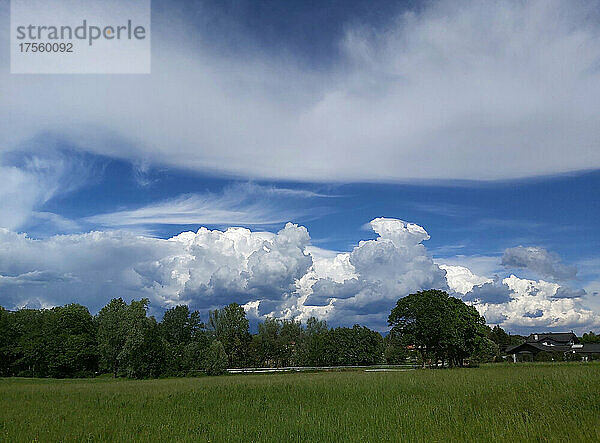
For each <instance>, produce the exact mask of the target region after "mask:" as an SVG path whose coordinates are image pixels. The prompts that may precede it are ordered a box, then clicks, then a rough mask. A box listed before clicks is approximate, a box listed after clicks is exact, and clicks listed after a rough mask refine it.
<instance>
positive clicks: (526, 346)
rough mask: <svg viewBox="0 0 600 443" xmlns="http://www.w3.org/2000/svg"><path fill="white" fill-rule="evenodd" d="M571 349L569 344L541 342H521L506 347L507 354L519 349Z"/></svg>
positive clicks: (554, 350)
mask: <svg viewBox="0 0 600 443" xmlns="http://www.w3.org/2000/svg"><path fill="white" fill-rule="evenodd" d="M570 350H571V345H556V346H546V345H543V344H542V343H537V342H534V343H527V342H525V343H521V344H520V345H516V346H511V347H509V348H507V349H506V352H507V353H509V354H515V353H517V352H521V351H532V352H536V351H537V352H539V351H546V352H567V351H570Z"/></svg>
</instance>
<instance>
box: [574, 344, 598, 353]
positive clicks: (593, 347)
mask: <svg viewBox="0 0 600 443" xmlns="http://www.w3.org/2000/svg"><path fill="white" fill-rule="evenodd" d="M578 352H586V353H588V352H589V353H593V354H600V343H586V344H584V345H583V348H580V350H579V351H578Z"/></svg>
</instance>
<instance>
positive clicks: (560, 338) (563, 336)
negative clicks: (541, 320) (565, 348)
mask: <svg viewBox="0 0 600 443" xmlns="http://www.w3.org/2000/svg"><path fill="white" fill-rule="evenodd" d="M536 335H537V340H536V338H535V336H536ZM542 340H552V341H555V342H565V343H568V342H570V341H571V340H573V341H574V342H577V336H576V335H575V334H574V333H573V332H546V333H544V334H530V335H529V337H527V339H526V340H525V341H526V342H527V343H536V342H540V341H542Z"/></svg>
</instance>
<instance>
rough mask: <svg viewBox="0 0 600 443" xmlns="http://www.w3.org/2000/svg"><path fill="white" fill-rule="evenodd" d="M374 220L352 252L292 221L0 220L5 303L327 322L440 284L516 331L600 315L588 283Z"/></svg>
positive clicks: (372, 313)
mask: <svg viewBox="0 0 600 443" xmlns="http://www.w3.org/2000/svg"><path fill="white" fill-rule="evenodd" d="M370 227H371V228H372V229H373V231H374V232H375V233H376V234H377V238H375V239H374V240H366V241H360V242H359V243H358V245H357V246H355V247H354V248H353V249H352V251H350V252H336V251H328V250H324V249H320V248H317V247H315V246H312V245H311V241H310V235H309V233H308V231H307V230H306V228H304V227H302V226H299V225H296V224H292V223H288V224H287V225H286V226H285V227H284V228H283V229H281V230H280V231H279V232H277V233H271V232H262V231H251V230H249V229H246V228H228V229H226V230H224V231H220V230H209V229H206V228H200V229H199V230H198V231H197V232H183V233H181V234H179V235H177V236H174V237H172V238H170V239H166V240H164V239H157V238H151V237H145V236H141V235H134V234H133V233H131V232H123V231H104V232H102V231H100V232H90V233H86V234H73V235H59V236H54V237H50V238H47V239H43V240H34V239H31V238H29V237H27V236H26V235H25V234H17V233H15V232H12V231H10V230H7V229H2V230H0V270H1V272H0V304H2V305H3V306H5V307H7V308H10V309H15V308H20V307H25V306H30V307H50V306H55V305H62V304H66V303H71V302H78V303H82V304H85V305H87V306H89V307H90V308H91V309H92V311H97V310H98V309H99V308H101V307H102V306H103V305H104V304H106V303H107V302H108V301H109V300H110V299H111V298H113V297H123V298H124V299H127V300H128V299H131V298H140V297H148V298H149V299H150V300H151V307H152V309H153V311H154V312H155V313H160V311H161V310H162V309H164V308H168V307H171V306H174V305H177V304H188V305H190V306H192V307H193V308H195V309H200V310H202V311H204V312H206V311H207V310H209V309H214V308H217V307H221V306H223V305H225V304H227V303H231V302H236V303H239V304H242V305H244V307H245V308H246V310H247V312H248V315H249V316H250V317H251V318H255V319H259V318H264V317H265V316H278V317H288V318H292V317H294V318H298V319H301V320H304V319H306V318H308V317H309V316H311V315H315V316H317V317H320V318H323V319H327V320H328V321H330V323H331V324H333V325H336V324H344V325H351V324H354V323H361V324H364V325H368V326H370V327H373V328H376V329H379V330H385V329H386V319H387V316H388V314H389V311H390V309H391V308H392V307H393V305H394V304H395V302H396V300H397V299H398V298H400V297H403V296H405V295H407V294H409V293H412V292H415V291H418V290H422V289H430V288H438V289H444V290H449V291H451V293H454V294H455V295H457V296H459V297H462V298H463V299H464V300H465V301H466V302H468V303H472V304H473V305H474V306H476V307H477V309H479V311H480V312H481V313H482V314H483V315H484V316H485V317H486V319H487V320H488V322H489V323H492V324H496V323H497V324H501V325H502V326H504V327H507V328H509V330H513V331H521V330H527V328H538V329H539V328H558V329H560V328H562V329H564V328H589V327H594V326H596V325H600V320H599V319H600V317H599V316H598V315H597V314H595V313H594V312H592V311H590V310H588V309H586V308H585V307H583V305H582V300H583V298H584V296H585V291H583V292H582V291H581V290H577V289H573V288H568V287H564V288H563V287H562V286H561V285H559V284H557V283H551V282H545V281H543V280H539V281H535V280H526V279H520V278H518V277H516V276H514V275H511V276H510V277H507V278H504V279H500V278H497V277H496V278H487V277H484V276H478V275H476V274H473V272H471V271H470V270H469V269H468V268H466V267H461V266H454V265H437V264H436V263H434V261H433V259H432V257H431V255H430V254H429V253H428V251H427V249H426V248H425V246H424V244H423V242H425V241H427V240H428V239H429V234H428V233H427V232H426V230H425V229H424V228H422V227H421V226H418V225H416V224H412V223H406V222H403V221H401V220H398V219H390V218H377V219H374V220H372V221H371V222H370Z"/></svg>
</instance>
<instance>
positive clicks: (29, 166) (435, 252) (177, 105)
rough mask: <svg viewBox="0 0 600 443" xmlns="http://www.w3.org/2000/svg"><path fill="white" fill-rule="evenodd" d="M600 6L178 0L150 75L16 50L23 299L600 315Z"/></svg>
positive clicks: (10, 153) (339, 311) (324, 313)
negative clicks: (415, 302)
mask: <svg viewBox="0 0 600 443" xmlns="http://www.w3.org/2000/svg"><path fill="white" fill-rule="evenodd" d="M2 6H3V7H0V17H1V19H0V20H1V22H0V24H2V23H4V22H7V21H8V15H7V14H6V12H7V9H6V5H2ZM595 6H598V5H597V3H595V2H591V3H586V4H577V6H576V7H572V6H571V5H570V4H569V3H568V2H561V1H555V2H541V1H531V2H512V1H505V2H497V3H495V4H481V3H479V2H470V1H465V2H460V3H458V4H455V3H453V2H445V1H436V2H392V1H385V2H384V1H378V2H369V3H366V2H359V1H356V2H353V1H345V2H339V1H328V2H305V1H304V2H275V1H261V2H256V1H236V2H205V1H202V2H200V1H197V2H193V1H191V2H161V1H155V2H153V4H152V8H153V9H152V12H153V22H152V43H153V48H152V51H153V64H152V69H153V73H152V74H150V75H138V76H136V75H124V76H119V75H116V76H115V75H113V76H111V75H85V76H77V75H58V76H57V75H20V76H19V75H10V74H7V73H6V69H4V68H6V66H7V60H8V54H7V53H6V52H0V56H1V58H0V60H2V65H1V66H0V67H2V68H3V70H2V73H1V74H0V97H4V98H5V99H4V100H2V103H0V113H1V114H0V116H2V122H3V123H0V142H1V145H2V148H1V149H0V174H1V176H2V177H3V186H2V188H1V189H0V208H2V209H1V210H0V227H2V228H5V231H3V236H4V237H3V240H0V304H2V305H5V306H7V307H9V308H18V307H22V306H42V307H47V306H52V305H56V304H61V303H67V302H80V303H83V304H87V305H89V306H90V307H91V308H92V310H94V309H97V308H98V307H100V306H102V305H103V304H104V303H105V302H106V301H108V300H109V299H110V297H112V296H115V295H117V296H118V295H121V294H122V295H123V296H124V297H125V298H132V297H136V298H139V297H149V298H150V299H151V306H152V309H153V310H154V312H156V313H158V314H159V313H160V312H161V310H162V309H164V308H166V307H169V306H172V305H174V304H177V303H189V304H190V305H191V306H193V307H197V308H198V309H201V310H204V312H205V311H206V310H207V309H210V308H214V307H218V306H221V305H223V304H224V303H227V302H231V301H236V302H238V303H241V304H244V306H245V308H246V310H247V312H248V315H249V316H250V317H252V318H253V319H254V321H256V320H258V319H260V318H263V317H264V316H265V315H278V316H288V317H290V316H291V317H298V318H301V319H304V318H306V317H307V316H309V315H317V316H321V317H324V318H327V319H328V320H329V321H330V322H331V323H332V324H352V323H354V322H359V323H364V324H367V325H369V326H372V327H375V328H377V329H380V330H383V329H385V318H386V316H387V313H388V312H389V308H390V307H391V306H392V304H393V302H394V300H395V299H397V298H398V297H400V296H403V295H406V293H408V292H410V291H415V290H419V289H427V288H428V287H440V288H442V289H446V290H448V291H450V292H452V293H453V294H454V295H456V296H460V297H464V299H465V300H467V301H469V302H473V303H475V304H476V306H477V307H478V309H480V312H481V313H482V314H483V315H485V316H486V318H487V319H488V322H489V323H491V324H492V323H493V324H502V325H503V326H504V327H506V328H507V329H509V330H512V331H514V332H527V331H531V330H538V329H544V330H546V329H553V330H562V329H576V330H586V329H592V328H599V327H600V301H599V300H598V297H599V296H598V295H597V292H598V291H600V271H599V270H598V269H599V268H598V266H600V254H599V253H598V250H600V236H599V235H598V231H597V229H598V228H597V227H598V220H599V216H600V205H598V197H599V194H598V189H600V149H599V146H598V140H600V132H599V130H598V127H600V122H599V121H598V119H599V117H598V116H599V115H600V109H598V107H599V105H598V103H600V100H598V99H599V98H600V72H599V71H598V66H600V20H599V18H598V14H597V11H598V10H599V9H598V8H597V7H595ZM3 28H5V27H4V26H0V29H3ZM0 36H2V37H5V32H2V31H0ZM2 51H5V49H3V50H2ZM378 218H384V219H382V220H380V221H375V222H373V223H371V221H373V220H375V219H378ZM396 219H397V220H402V221H404V222H407V223H409V224H406V223H405V224H398V223H397V222H396ZM288 222H291V223H292V224H294V225H288V224H287V223H288ZM410 223H413V224H415V225H418V227H421V228H418V229H417V228H415V227H412V226H413V225H410ZM201 227H205V228H208V229H209V230H211V231H213V233H212V234H205V233H200V232H198V230H199V229H200V228H201ZM232 227H243V228H247V229H249V230H248V231H239V230H238V231H235V230H233V231H232V230H231V229H230V230H229V231H228V228H232ZM421 229H424V230H426V234H423V233H422V232H421ZM182 232H192V233H194V234H190V235H187V234H185V235H179V234H181V233H182ZM202 232H204V231H202ZM262 232H268V233H270V234H261V233H262ZM25 233H26V235H27V237H23V235H25ZM94 233H95V234H94ZM166 239H171V240H169V241H167V242H165V241H163V240H166ZM361 241H366V242H365V243H359V242H361ZM265 242H266V243H265ZM77 245H79V248H80V249H77V247H78V246H77ZM227 245H229V246H227ZM261 245H262V246H261ZM519 247H522V248H520V249H519ZM73 248H75V249H73ZM87 248H91V249H90V254H89V255H88V256H87V257H88V258H86V254H85V253H83V251H85V250H87ZM78 250H80V251H81V256H79V255H78V254H79V253H80V252H77V251H78ZM2 251H4V252H2ZM96 252H97V255H96ZM3 254H4V255H3ZM115 254H116V255H118V256H119V258H118V259H115V260H114V261H113V260H111V259H110V257H112V256H115ZM73 257H79V258H77V259H75V258H73ZM306 257H308V259H306ZM88 259H89V261H86V260H88ZM440 266H441V267H440ZM465 269H466V271H465ZM570 269H573V270H574V271H573V272H572V273H571V272H570V271H569V270H570ZM565 270H567V271H568V272H567V271H565ZM575 271H576V272H575ZM511 275H513V276H514V278H513V279H512V280H511V278H512V277H511ZM484 285H487V286H484ZM559 288H562V289H560V290H559ZM582 290H583V291H584V292H582ZM82 291H87V292H86V295H81V294H82ZM577 291H579V292H577ZM3 294H4V295H3ZM503 294H504V295H503ZM505 294H511V295H510V296H508V298H506V297H507V296H505ZM561 294H562V295H561ZM498 301H502V302H501V303H498ZM310 303H315V304H314V305H311V304H310ZM540 313H541V315H540ZM534 314H535V315H534Z"/></svg>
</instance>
